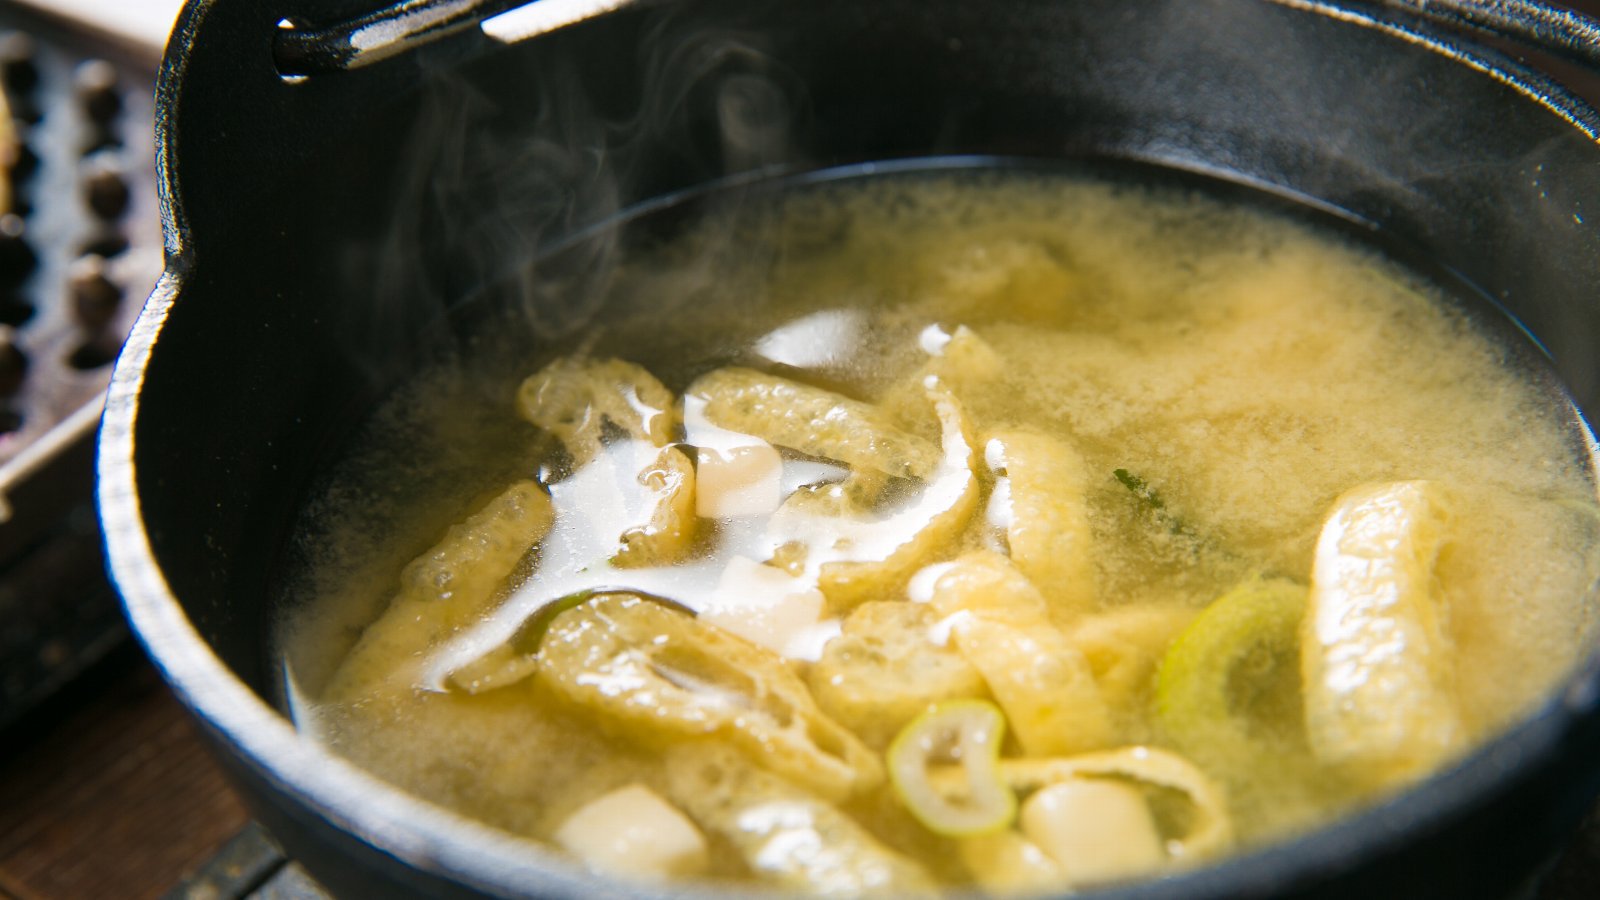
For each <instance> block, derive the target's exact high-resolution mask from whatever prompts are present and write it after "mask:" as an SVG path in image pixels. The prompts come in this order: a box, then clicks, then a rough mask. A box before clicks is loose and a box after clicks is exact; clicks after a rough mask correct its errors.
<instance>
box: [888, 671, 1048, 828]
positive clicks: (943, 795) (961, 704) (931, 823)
mask: <svg viewBox="0 0 1600 900" xmlns="http://www.w3.org/2000/svg"><path fill="white" fill-rule="evenodd" d="M1005 728H1006V720H1005V716H1004V715H1003V714H1002V713H1001V712H1000V708H999V707H997V706H995V705H994V704H993V703H990V702H989V701H987V700H949V701H946V702H944V703H938V704H935V705H934V706H933V707H931V708H930V709H929V710H928V711H927V712H925V713H923V714H922V715H920V716H918V717H917V718H916V719H914V720H912V722H911V724H909V725H907V726H906V727H905V728H904V729H902V730H901V732H900V734H899V736H897V737H896V738H895V739H894V742H893V743H891V744H890V745H889V779H890V781H891V782H892V783H893V784H894V790H895V794H896V795H897V796H899V798H900V802H902V803H904V804H905V807H906V809H908V810H910V812H911V814H912V815H913V816H915V817H916V818H917V821H919V822H921V823H922V824H923V825H924V826H925V827H927V829H928V830H929V831H932V832H934V833H935V834H942V835H945V836H947V837H972V836H975V835H980V834H988V833H990V832H993V831H997V830H999V829H1001V828H1005V827H1006V826H1007V825H1010V824H1011V822H1012V820H1014V819H1015V818H1016V816H1017V797H1016V795H1015V794H1013V793H1012V792H1011V789H1010V788H1009V787H1008V786H1007V785H1006V783H1005V782H1004V780H1002V779H1001V777H1000V769H999V760H1000V742H1001V740H1002V739H1003V738H1004V737H1005ZM941 764H943V765H941ZM936 766H937V767H939V769H940V771H939V772H937V773H936V772H935V767H936ZM951 770H955V772H954V773H952V772H951ZM936 774H937V775H945V774H955V775H956V776H957V777H954V778H943V777H938V778H936V777H935V776H936ZM936 781H937V784H935V782H936Z"/></svg>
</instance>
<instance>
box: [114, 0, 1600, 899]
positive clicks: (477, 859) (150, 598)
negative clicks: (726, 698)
mask: <svg viewBox="0 0 1600 900" xmlns="http://www.w3.org/2000/svg"><path fill="white" fill-rule="evenodd" d="M217 2H222V0H199V2H192V3H190V4H189V5H188V6H187V7H186V8H185V10H184V12H183V14H182V16H181V17H180V19H179V21H178V24H177V27H176V29H175V31H174V33H173V38H172V41H173V43H172V46H174V47H186V46H187V45H188V44H189V43H190V42H191V41H192V40H193V38H194V36H195V34H196V33H197V32H198V30H199V27H200V23H201V21H202V20H203V19H204V17H205V15H206V13H207V12H208V11H209V9H210V8H211V7H212V6H213V5H215V4H216V3H217ZM1259 2H1266V3H1271V4H1273V5H1277V6H1282V7H1288V8H1291V9H1296V10H1299V11H1302V12H1305V13H1307V14H1312V15H1320V16H1324V17H1327V18H1331V19H1336V20H1338V21H1340V22H1343V23H1346V24H1350V25H1352V26H1355V27H1363V28H1370V29H1374V30H1377V31H1380V32H1383V33H1385V34H1387V35H1388V36H1390V37H1392V38H1397V39H1399V40H1403V41H1406V42H1410V43H1413V44H1417V45H1420V46H1422V47H1424V48H1426V49H1428V50H1431V51H1433V52H1435V53H1439V54H1441V55H1444V56H1446V57H1448V58H1450V59H1452V60H1454V61H1456V62H1458V63H1460V64H1463V65H1466V66H1468V67H1469V68H1472V69H1475V70H1477V71H1478V72H1481V73H1483V74H1485V75H1487V76H1489V77H1491V78H1494V79H1496V80H1498V81H1500V82H1502V83H1503V84H1505V85H1507V86H1509V87H1511V88H1513V89H1515V90H1517V91H1518V92H1519V93H1521V94H1523V95H1524V96H1525V97H1527V98H1528V99H1529V100H1530V101H1532V102H1535V103H1537V104H1539V105H1541V106H1543V107H1545V108H1546V109H1548V110H1549V111H1551V112H1552V113H1554V114H1556V115H1557V116H1559V117H1561V118H1562V119H1564V120H1566V121H1567V122H1569V123H1570V124H1571V125H1572V126H1573V127H1575V128H1577V129H1578V130H1580V131H1581V132H1583V133H1584V134H1585V135H1587V136H1588V137H1589V138H1591V139H1597V138H1600V116H1597V114H1596V112H1595V111H1594V110H1593V109H1591V108H1590V107H1589V106H1588V105H1587V104H1585V103H1583V102H1582V101H1579V100H1577V99H1576V98H1574V97H1573V96H1572V95H1571V94H1570V93H1568V92H1567V91H1566V90H1565V89H1564V88H1563V87H1561V86H1560V85H1558V84H1556V83H1555V82H1553V81H1551V80H1549V79H1548V78H1546V77H1545V76H1543V75H1541V74H1539V73H1537V72H1534V71H1533V70H1531V69H1529V68H1528V67H1526V66H1525V65H1522V64H1520V63H1517V62H1515V61H1512V60H1509V59H1505V58H1501V57H1499V56H1498V55H1497V54H1494V53H1492V51H1490V52H1486V51H1485V50H1484V48H1481V47H1478V46H1463V45H1461V44H1460V43H1458V42H1457V40H1456V39H1455V38H1454V36H1451V35H1449V34H1448V33H1447V32H1441V31H1438V30H1436V29H1434V28H1433V27H1431V26H1429V25H1427V24H1418V23H1414V22H1409V23H1400V22H1397V21H1394V20H1391V19H1388V18H1381V17H1379V16H1377V15H1375V14H1373V13H1371V12H1370V11H1366V10H1364V9H1361V8H1358V7H1357V6H1355V5H1354V3H1352V2H1348V0H1259ZM1356 2H1359V0H1356ZM181 55H182V54H181V53H169V56H168V60H167V63H166V64H165V65H164V66H163V69H162V73H161V87H160V90H159V97H160V101H161V107H162V111H161V113H160V115H161V116H162V117H163V118H166V117H167V116H168V115H169V114H170V111H171V108H172V107H173V106H174V105H175V103H176V102H177V101H176V97H177V96H178V95H179V94H180V93H181V90H180V87H181V84H182V82H183V80H184V79H183V65H182V59H181ZM172 139H173V135H172V134H171V132H170V130H166V129H163V130H162V138H161V141H162V145H161V146H160V148H159V166H160V169H161V171H160V173H159V184H160V187H161V192H162V218H163V227H164V229H165V232H166V235H167V252H168V264H167V268H166V271H165V272H164V273H163V275H162V277H161V279H160V281H159V282H158V283H157V285H156V287H155V289H154V291H153V292H152V294H151V295H150V297H149V300H148V301H147V303H146V304H145V307H144V309H143V310H142V312H141V313H140V315H139V318H138V320H137V322H136V323H135V325H134V327H133V329H132V330H131V331H130V333H129V335H128V337H127V340H126V342H125V344H124V348H123V351H122V354H121V355H120V357H119V359H118V361H117V364H116V368H115V370H114V371H113V374H112V379H111V385H110V388H109V391H108V394H107V399H106V404H105V412H104V416H103V419H102V425H101V430H100V436H99V441H98V447H97V486H96V493H97V505H98V508H99V511H100V518H101V525H102V529H103V533H104V535H105V542H106V554H107V560H108V564H107V565H108V569H109V571H110V574H111V577H112V581H113V583H114V584H115V586H116V587H117V590H118V592H119V593H120V595H121V597H122V602H123V606H124V609H125V611H126V614H127V616H128V618H129V620H130V622H131V623H132V626H133V631H134V633H135V635H136V636H137V637H138V639H139V641H140V642H141V643H142V644H143V645H144V647H145V649H146V650H147V652H148V653H149V655H150V657H151V658H152V659H153V660H154V662H155V663H156V665H157V666H158V667H159V668H160V669H161V671H162V672H163V674H164V676H165V678H166V680H167V682H168V683H169V684H170V685H171V686H172V688H173V689H174V691H175V692H176V693H177V694H178V696H179V697H180V699H181V700H182V702H183V703H184V704H185V705H187V706H188V707H189V708H190V710H191V711H193V713H194V714H195V715H196V716H197V717H198V718H199V719H200V720H201V722H202V724H203V726H204V727H205V728H206V730H207V731H208V732H209V734H210V735H211V736H212V737H213V738H215V739H216V740H218V741H220V742H221V743H223V744H224V745H226V746H227V747H228V749H229V750H230V751H231V752H232V753H233V754H234V755H235V756H236V757H237V759H239V760H241V761H242V762H243V763H244V764H245V765H246V766H248V767H249V768H250V770H251V771H252V772H253V773H254V774H255V775H256V776H257V777H260V778H262V779H263V780H264V781H265V783H267V784H269V785H270V786H271V787H272V788H273V789H274V790H276V791H279V792H281V793H283V794H284V795H286V796H289V797H291V798H293V800H294V802H296V803H298V804H301V805H303V806H304V807H305V809H306V810H308V811H310V812H311V813H312V814H314V815H316V816H319V817H321V818H322V819H325V820H327V821H328V822H330V823H332V824H333V825H334V826H335V827H337V828H338V829H340V830H342V831H344V832H346V833H348V834H351V835H353V836H355V837H357V838H359V839H360V840H362V841H364V842H366V843H368V844H370V845H372V846H373V847H375V848H377V849H378V850H379V851H380V852H382V853H385V854H388V855H390V856H393V857H395V858H397V859H399V860H400V861H402V862H403V863H404V864H405V865H407V866H409V867H413V868H416V869H419V870H422V871H425V872H430V873H433V874H435V875H440V876H443V877H446V878H449V879H452V880H455V881H457V882H460V883H462V884H464V885H467V886H470V887H472V888H474V889H476V890H479V891H482V892H485V893H488V894H494V895H505V896H514V895H517V894H519V893H523V892H526V891H529V890H537V891H538V892H539V893H540V894H541V895H549V896H570V897H586V896H597V895H601V894H604V895H609V896H630V897H679V896H682V897H705V896H740V895H744V894H748V891H724V890H720V889H717V888H714V887H708V886H705V885H688V886H670V887H660V886H650V887H645V886H638V885H629V884H627V883H624V882H618V881H613V880H611V879H607V878H602V877H599V876H595V875H591V874H589V873H587V872H584V871H581V870H580V869H579V867H578V866H577V865H576V864H574V863H572V862H571V861H570V860H568V859H567V858H565V857H564V856H561V855H560V854H558V853H556V852H554V851H552V850H549V849H547V848H545V847H543V846H542V845H539V844H537V843H535V842H533V841H530V840H527V839H525V838H520V837H516V836H513V835H511V834H509V833H507V832H503V831H499V830H498V829H495V828H492V827H490V826H488V825H484V824H481V823H478V822H476V821H473V820H471V819H469V818H467V817H465V816H462V815H460V814H457V813H454V812H451V811H449V810H447V809H445V808H443V807H439V806H435V805H433V804H432V803H429V802H426V801H423V800H420V799H418V798H416V797H413V796H412V795H410V794H409V793H407V792H406V791H404V790H402V789H400V788H398V787H395V786H392V785H390V784H388V783H387V782H384V781H382V780H380V779H379V778H377V777H376V776H374V775H371V774H369V773H368V772H366V771H365V770H364V769H361V768H359V767H357V766H356V765H354V764H352V763H350V762H347V761H346V760H345V759H343V758H342V757H340V756H338V755H336V754H334V753H333V752H331V751H329V750H327V749H325V748H323V747H322V746H321V745H319V744H317V743H315V742H314V741H312V740H311V739H309V738H307V737H305V736H303V735H301V734H300V733H298V732H297V731H296V730H295V728H294V727H293V725H292V724H291V723H290V722H289V720H288V719H287V717H286V716H284V715H283V714H282V713H280V712H279V711H278V710H276V709H275V708H273V707H272V706H271V705H270V704H268V703H267V702H266V701H265V700H263V699H262V698H261V697H260V696H259V695H258V694H257V693H256V692H255V691H254V690H252V689H251V688H250V687H249V686H247V685H246V684H245V683H244V682H243V681H242V680H240V679H239V678H238V676H236V675H235V674H234V672H233V671H232V670H231V669H230V668H229V667H228V666H226V665H225V664H224V663H223V662H222V661H221V659H220V658H218V657H217V655H216V654H215V653H214V652H213V651H212V650H211V648H210V646H209V645H208V644H207V642H206V641H205V639H204V638H203V637H202V636H201V635H200V633H199V632H198V631H197V629H196V628H195V626H194V624H193V623H192V622H191V621H190V620H189V618H188V617H187V615H186V614H185V612H184V609H183V606H182V604H181V603H180V602H179V601H178V599H177V597H176V596H175V595H174V593H173V592H172V590H171V588H170V586H169V585H168V583H167V581H166V579H165V577H164V575H163V573H162V570H161V567H160V565H159V563H158V562H157V561H156V558H155V554H154V550H153V548H152V547H151V544H150V540H149V536H148V534H147V533H146V531H145V529H144V525H143V517H142V510H141V503H140V499H139V493H138V486H137V485H138V482H137V476H138V471H137V466H136V464H135V454H136V452H137V449H138V448H137V446H136V440H135V431H136V429H137V425H138V414H139V402H140V392H141V388H142V386H143V382H144V375H145V371H146V367H147V366H148V364H149V362H150V359H151V356H152V353H153V352H154V349H155V347H156V344H157V343H158V341H159V338H160V335H161V331H162V328H163V326H164V324H165V322H166V319H167V316H168V314H169V313H170V312H171V310H172V307H173V305H174V304H175V303H176V302H177V301H178V299H179V297H180V296H181V294H182V291H183V284H184V281H185V276H186V273H187V271H188V270H189V268H190V265H191V260H190V258H189V255H188V247H187V246H186V243H187V241H186V240H185V237H186V235H187V225H186V223H185V219H184V214H183V210H182V204H181V202H180V200H179V198H178V193H177V192H176V190H175V189H174V184H173V180H172V179H173V170H172V162H173V156H174V154H175V152H176V151H175V148H174V147H173V146H171V143H170V142H171V141H172ZM1151 162H1154V163H1156V164H1163V163H1164V162H1169V161H1163V160H1151ZM1213 174H1215V173H1213ZM1597 718H1600V648H1591V650H1590V652H1589V653H1588V654H1587V656H1586V657H1585V658H1584V659H1583V660H1582V661H1581V662H1580V663H1579V664H1578V665H1576V666H1575V667H1574V668H1573V670H1572V671H1571V673H1570V674H1569V675H1568V676H1567V677H1566V678H1565V680H1564V681H1562V682H1561V686H1560V688H1559V689H1558V690H1556V691H1554V692H1553V693H1552V695H1551V696H1550V697H1549V698H1547V700H1546V701H1545V702H1544V703H1543V704H1542V705H1540V706H1538V707H1537V708H1536V709H1534V710H1533V711H1532V712H1531V713H1530V714H1529V715H1528V716H1527V717H1526V718H1525V719H1524V720H1522V721H1521V722H1520V723H1519V724H1517V725H1515V726H1513V727H1511V728H1510V729H1509V730H1507V731H1506V732H1504V733H1503V734H1501V735H1500V736H1498V737H1497V738H1495V739H1493V740H1491V741H1489V742H1488V743H1486V744H1483V745H1481V746H1479V747H1478V748H1476V749H1475V750H1473V751H1472V752H1471V753H1470V754H1468V755H1467V756H1465V757H1464V758H1463V759H1461V760H1460V761H1459V762H1458V763H1457V764H1456V765H1454V766H1452V767H1451V768H1450V769H1448V770H1445V771H1443V772H1440V773H1436V774H1435V775H1434V776H1432V777H1430V778H1429V779H1427V780H1426V781H1424V782H1422V783H1420V784H1418V785H1416V786H1413V787H1412V788H1410V789H1408V790H1406V791H1404V792H1402V793H1400V794H1398V795H1395V796H1394V797H1391V798H1390V799H1388V800H1386V801H1384V802H1382V803H1380V804H1378V805H1376V806H1374V807H1369V808H1367V809H1365V810H1362V811H1360V812H1357V813H1355V814H1352V815H1348V816H1345V817H1343V818H1341V819H1339V820H1337V821H1335V822H1334V823H1332V824H1330V825H1325V826H1322V827H1320V828H1317V829H1315V830H1313V831H1310V832H1307V833H1306V834H1304V835H1302V836H1300V837H1297V838H1291V839H1286V840H1283V841H1279V842H1277V843H1274V844H1271V845H1268V846H1265V847H1262V848H1258V849H1255V850H1251V851H1247V852H1245V853H1243V854H1240V855H1236V856H1232V857H1229V858H1228V859H1226V860H1224V861H1222V862H1220V863H1218V864H1215V865H1212V866H1208V867H1205V868H1200V869H1196V870H1193V871H1189V872H1181V873H1177V874H1174V875H1172V876H1170V877H1167V878H1162V879H1158V880H1154V881H1147V882H1143V883H1136V884H1132V885H1128V886H1125V887H1120V888H1113V889H1110V890H1108V891H1106V892H1105V893H1104V894H1103V895H1102V894H1100V893H1095V894H1094V896H1107V897H1119V898H1128V900H1133V898H1141V900H1142V898H1149V900H1156V898H1176V897H1179V896H1182V897H1197V896H1201V897H1219V898H1220V897H1240V898H1243V897H1262V896H1267V895H1270V894H1273V893H1276V892H1278V891H1282V890H1284V889H1285V888H1290V887H1307V886H1313V885H1315V884H1317V883H1319V882H1320V881H1321V880H1323V879H1324V878H1326V877H1328V876H1330V875H1332V874H1333V873H1335V872H1338V871H1341V870H1345V869H1348V868H1349V867H1350V866H1351V864H1352V863H1353V862H1355V861H1364V860H1373V859H1378V858H1381V857H1384V856H1386V855H1388V854H1390V853H1392V852H1394V851H1395V850H1396V849H1397V848H1399V847H1401V846H1404V845H1405V844H1407V843H1408V842H1410V841H1415V840H1418V839H1419V838H1421V837H1424V836H1426V835H1428V834H1430V833H1434V832H1437V831H1439V830H1441V829H1442V828H1443V827H1444V825H1445V824H1446V823H1448V822H1450V821H1453V820H1455V819H1457V818H1458V817H1461V816H1464V815H1467V814H1470V813H1471V812H1473V811H1474V810H1477V809H1481V808H1483V807H1485V806H1487V805H1490V804H1491V803H1492V802H1493V800H1494V799H1495V798H1496V797H1498V796H1501V795H1502V794H1504V793H1506V792H1508V791H1509V790H1511V788H1512V787H1513V785H1512V784H1511V782H1513V781H1514V779H1513V778H1511V777H1510V775H1509V774H1508V773H1515V772H1526V771H1528V769H1529V768H1530V767H1537V766H1539V765H1540V764H1542V763H1544V762H1547V761H1549V760H1550V759H1552V758H1554V757H1555V756H1556V755H1557V754H1559V753H1560V751H1561V748H1562V747H1563V745H1564V744H1565V743H1566V742H1568V741H1569V740H1570V739H1571V737H1572V735H1573V734H1574V732H1575V731H1577V730H1578V726H1579V724H1580V723H1581V722H1582V721H1584V720H1594V719H1597ZM1397 838H1403V839H1402V840H1396V839H1397Z"/></svg>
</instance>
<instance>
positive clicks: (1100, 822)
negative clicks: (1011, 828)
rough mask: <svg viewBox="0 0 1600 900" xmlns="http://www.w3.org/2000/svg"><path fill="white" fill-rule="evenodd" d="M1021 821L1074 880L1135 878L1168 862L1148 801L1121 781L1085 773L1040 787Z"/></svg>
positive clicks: (1025, 830)
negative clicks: (1086, 776) (1090, 775)
mask: <svg viewBox="0 0 1600 900" xmlns="http://www.w3.org/2000/svg"><path fill="white" fill-rule="evenodd" d="M1021 824H1022V833H1023V834H1025V835H1027V836H1028V839H1029V840H1031V841H1033V842H1034V843H1035V844H1038V845H1039V848H1040V849H1042V850H1044V852H1045V853H1047V854H1049V855H1050V858H1052V859H1054V860H1055V861H1056V862H1057V863H1058V864H1059V865H1060V866H1061V868H1062V871H1063V872H1064V873H1065V874H1066V876H1067V879H1068V880H1069V881H1070V882H1071V884H1072V885H1073V886H1080V885H1091V884H1103V883H1105V882H1108V881H1120V880H1123V879H1127V878H1132V877H1135V876H1138V875H1142V874H1145V873H1148V872H1150V871H1152V870H1154V869H1156V868H1158V867H1160V866H1161V865H1162V864H1164V863H1165V862H1166V852H1165V851H1164V850H1163V849H1162V847H1161V834H1160V832H1159V831H1158V830H1157V829H1156V822H1155V818H1154V817H1153V816H1152V815H1151V814H1150V806H1149V804H1147V803H1146V802H1145V799H1144V796H1143V795H1142V794H1140V792H1139V791H1138V790H1136V789H1135V788H1133V787H1130V786H1128V785H1126V784H1121V783H1119V782H1115V781H1107V780H1103V779H1088V778H1084V779H1074V780H1071V781H1064V782H1061V783H1059V784H1052V785H1050V786H1049V787H1046V788H1041V789H1040V790H1038V791H1037V792H1035V793H1034V794H1033V796H1031V797H1029V798H1028V800H1027V802H1025V803H1023V804H1022V814H1021Z"/></svg>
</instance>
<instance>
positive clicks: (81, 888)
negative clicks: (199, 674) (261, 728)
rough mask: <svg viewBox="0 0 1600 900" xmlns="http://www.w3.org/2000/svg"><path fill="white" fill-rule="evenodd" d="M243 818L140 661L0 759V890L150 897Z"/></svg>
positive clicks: (51, 896) (26, 898)
mask: <svg viewBox="0 0 1600 900" xmlns="http://www.w3.org/2000/svg"><path fill="white" fill-rule="evenodd" d="M13 739H15V736H13ZM246 822H247V817H246V815H245V812H244V808H243V806H242V805H241V804H240V802H239V800H238V799H237V797H236V796H235V795H234V794H233V792H232V790H231V789H230V788H229V787H228V786H227V784H225V783H224V781H223V777H222V774H221V772H220V770H219V769H218V768H217V766H216V764H215V763H213V762H212V760H211V759H210V757H209V756H208V755H207V754H206V751H205V748H204V747H202V745H201V743H200V740H199V737H198V735H197V733H196V731H195V729H194V726H193V725H191V724H190V722H189V721H188V719H187V718H186V714H185V712H184V711H183V709H182V708H181V707H180V706H179V705H178V703H177V701H176V700H175V699H173V697H172V696H171V694H170V693H168V691H167V689H166V687H165V686H164V685H162V684H161V682H160V680H159V679H158V678H157V676H156V674H155V672H154V670H153V669H151V668H150V667H149V665H148V664H146V663H144V662H143V661H140V663H139V664H138V665H136V666H135V667H134V668H133V669H132V671H129V672H127V673H126V674H125V675H123V676H121V677H119V678H117V679H115V680H114V681H113V683H111V684H109V685H108V686H107V688H106V689H105V690H104V692H102V693H100V694H99V695H98V696H95V697H94V698H93V699H92V700H90V701H89V702H87V703H85V704H84V705H83V706H82V707H81V708H79V709H78V710H76V711H74V712H73V713H72V714H71V715H69V716H67V717H66V718H65V719H64V720H62V721H61V722H60V723H59V724H58V725H57V726H56V727H54V728H52V729H51V730H50V731H49V732H48V733H47V734H44V735H41V736H39V738H38V741H37V743H35V744H33V745H32V746H28V747H26V748H24V749H23V750H21V751H20V752H19V753H17V754H16V755H15V756H13V757H12V758H10V759H8V760H6V761H5V762H4V763H3V768H0V890H3V891H6V892H8V893H11V894H13V895H15V896H17V897H19V898H22V900H34V898H39V900H56V898H75V897H126V898H156V897H160V896H161V895H162V894H164V893H165V892H166V891H167V890H168V889H170V888H171V887H172V886H173V885H174V884H176V883H177V882H178V881H179V879H180V878H181V877H182V876H183V875H184V874H185V873H187V872H188V871H190V870H191V869H194V868H196V867H197V866H199V865H200V864H201V863H203V862H204V861H205V860H207V859H208V858H209V857H211V856H212V855H213V854H215V853H216V852H217V850H218V849H219V848H220V847H221V846H222V845H223V844H224V843H226V842H227V841H228V839H229V838H231V837H232V836H233V835H234V834H236V833H237V832H238V831H239V830H240V829H241V828H243V827H244V825H245V824H246Z"/></svg>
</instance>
